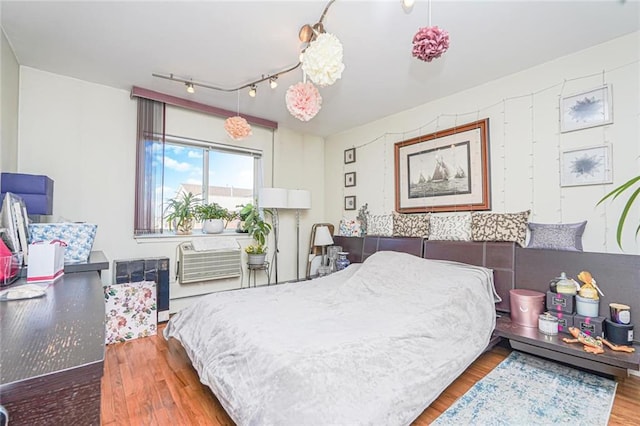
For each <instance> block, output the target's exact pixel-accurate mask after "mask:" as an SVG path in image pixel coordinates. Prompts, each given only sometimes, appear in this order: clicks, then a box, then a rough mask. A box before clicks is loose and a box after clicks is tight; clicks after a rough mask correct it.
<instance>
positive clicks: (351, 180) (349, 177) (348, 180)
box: [344, 172, 356, 187]
mask: <svg viewBox="0 0 640 426" xmlns="http://www.w3.org/2000/svg"><path fill="white" fill-rule="evenodd" d="M344 186H346V187H350V186H356V172H349V173H345V174H344Z"/></svg>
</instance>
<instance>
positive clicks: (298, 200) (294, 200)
mask: <svg viewBox="0 0 640 426" xmlns="http://www.w3.org/2000/svg"><path fill="white" fill-rule="evenodd" d="M287 199H288V205H287V208H289V209H295V211H296V280H300V210H307V209H310V208H311V192H310V191H307V190H306V189H290V190H289V193H288V196H287Z"/></svg>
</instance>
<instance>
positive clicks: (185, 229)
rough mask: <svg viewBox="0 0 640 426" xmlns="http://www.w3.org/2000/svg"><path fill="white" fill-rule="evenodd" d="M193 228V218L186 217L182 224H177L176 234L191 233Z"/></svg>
mask: <svg viewBox="0 0 640 426" xmlns="http://www.w3.org/2000/svg"><path fill="white" fill-rule="evenodd" d="M192 229H193V219H186V220H185V221H184V222H183V223H182V224H181V225H177V226H176V235H190V234H191V230H192Z"/></svg>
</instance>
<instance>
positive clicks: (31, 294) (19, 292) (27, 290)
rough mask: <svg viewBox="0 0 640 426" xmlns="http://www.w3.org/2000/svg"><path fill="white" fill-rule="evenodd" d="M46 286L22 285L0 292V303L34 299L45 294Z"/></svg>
mask: <svg viewBox="0 0 640 426" xmlns="http://www.w3.org/2000/svg"><path fill="white" fill-rule="evenodd" d="M47 287H48V285H44V286H42V285H38V284H24V285H18V286H15V287H13V288H9V289H6V290H2V291H0V301H5V302H6V301H10V300H23V299H34V298H36V297H42V296H44V295H45V294H46V293H47Z"/></svg>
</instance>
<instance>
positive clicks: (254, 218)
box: [239, 204, 271, 265]
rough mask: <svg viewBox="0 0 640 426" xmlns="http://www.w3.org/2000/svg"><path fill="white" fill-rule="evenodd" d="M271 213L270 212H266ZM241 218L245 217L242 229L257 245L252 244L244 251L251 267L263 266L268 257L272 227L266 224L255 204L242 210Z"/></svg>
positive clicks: (248, 205)
mask: <svg viewBox="0 0 640 426" xmlns="http://www.w3.org/2000/svg"><path fill="white" fill-rule="evenodd" d="M264 211H265V212H266V213H270V211H269V210H266V209H265V210H264ZM239 215H240V218H241V219H242V218H243V217H244V222H243V224H242V229H244V230H245V231H246V232H248V233H249V235H251V237H253V239H254V240H255V242H256V244H252V245H250V246H248V247H246V248H245V249H244V251H245V252H246V253H247V255H248V259H249V260H248V262H247V263H248V264H249V265H263V264H264V260H265V257H266V255H267V247H266V242H267V237H268V236H269V233H270V232H271V225H270V224H268V223H267V222H265V221H264V220H263V219H262V216H260V211H259V210H258V208H257V207H255V206H254V205H253V204H247V205H245V206H243V207H242V210H240V213H239Z"/></svg>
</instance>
